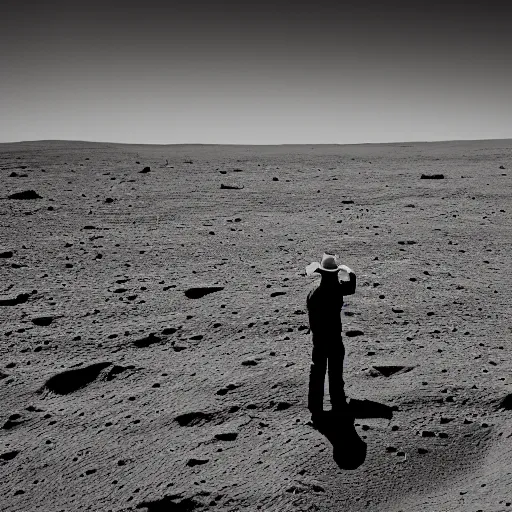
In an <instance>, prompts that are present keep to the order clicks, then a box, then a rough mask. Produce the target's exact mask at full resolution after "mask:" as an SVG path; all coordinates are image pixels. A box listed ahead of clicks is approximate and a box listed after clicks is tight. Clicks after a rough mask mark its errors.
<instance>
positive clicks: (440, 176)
mask: <svg viewBox="0 0 512 512" xmlns="http://www.w3.org/2000/svg"><path fill="white" fill-rule="evenodd" d="M421 179H422V180H442V179H444V174H422V175H421Z"/></svg>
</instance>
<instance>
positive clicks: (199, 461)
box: [187, 458, 210, 468]
mask: <svg viewBox="0 0 512 512" xmlns="http://www.w3.org/2000/svg"><path fill="white" fill-rule="evenodd" d="M208 462H210V459H194V458H192V459H188V461H187V466H189V467H191V468H193V467H194V466H201V465H203V464H207V463H208Z"/></svg>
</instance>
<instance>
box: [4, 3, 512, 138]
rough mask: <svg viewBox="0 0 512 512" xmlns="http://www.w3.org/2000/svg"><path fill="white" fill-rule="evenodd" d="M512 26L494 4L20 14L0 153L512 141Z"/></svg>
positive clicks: (181, 7)
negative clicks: (92, 146) (90, 144)
mask: <svg viewBox="0 0 512 512" xmlns="http://www.w3.org/2000/svg"><path fill="white" fill-rule="evenodd" d="M511 3H512V2H511ZM511 14H512V7H509V6H508V5H507V3H505V2H492V1H489V2H483V1H481V2H469V1H468V2H465V3H463V2H449V1H447V2H440V1H439V2H437V1H436V2H414V1H413V0H409V1H408V2H405V1H395V2H390V1H386V0H382V1H377V0H372V1H368V2H365V1H358V2H356V1H350V2H343V1H338V2H328V1H321V0H320V1H316V2H315V1H310V2H307V3H306V2H301V1H298V2H290V1H288V2H284V1H279V0H276V1H273V2H271V1H267V0H265V1H262V2H257V3H256V2H255V3H253V2H244V1H243V0H238V1H237V2H234V1H230V2H216V1H213V0H212V1H206V0H202V1H200V2H194V1H190V2H173V1H169V2H153V1H151V0H145V1H142V0H140V1H138V2H132V1H125V2H107V1H104V2H99V1H96V0H91V1H88V2H73V1H68V2H37V3H35V2H34V3H32V2H23V1H16V2H12V1H11V0H7V1H4V2H2V4H1V5H0V70H1V74H2V77H1V80H0V141H17V140H33V139H80V140H98V141H119V142H138V143H183V142H202V143H253V144H265V143H270V144H272V143H275V144H280V143H355V142H386V141H407V140H446V139H480V138H510V137H512V28H511V27H512V21H511V20H512V17H511Z"/></svg>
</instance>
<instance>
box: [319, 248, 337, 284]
mask: <svg viewBox="0 0 512 512" xmlns="http://www.w3.org/2000/svg"><path fill="white" fill-rule="evenodd" d="M338 267H339V265H338V262H337V261H336V255H335V254H330V253H328V252H325V253H324V255H323V256H322V261H321V262H320V265H319V267H318V268H317V269H316V272H318V273H319V274H320V275H321V276H322V281H324V282H338V272H339V268H338Z"/></svg>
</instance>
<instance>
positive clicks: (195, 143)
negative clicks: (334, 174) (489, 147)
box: [0, 137, 512, 147]
mask: <svg viewBox="0 0 512 512" xmlns="http://www.w3.org/2000/svg"><path fill="white" fill-rule="evenodd" d="M483 141H512V137H506V138H482V139H431V140H396V141H383V142H348V143H342V142H299V143H294V142H286V143H274V144H264V143H230V142H228V143H224V142H170V143H169V142H168V143H157V142H116V141H95V140H82V139H29V140H18V141H2V142H0V145H7V144H29V143H38V142H39V143H59V142H68V143H81V144H117V145H123V146H256V147H257V146H273V147H282V146H368V145H385V144H433V143H450V142H483Z"/></svg>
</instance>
